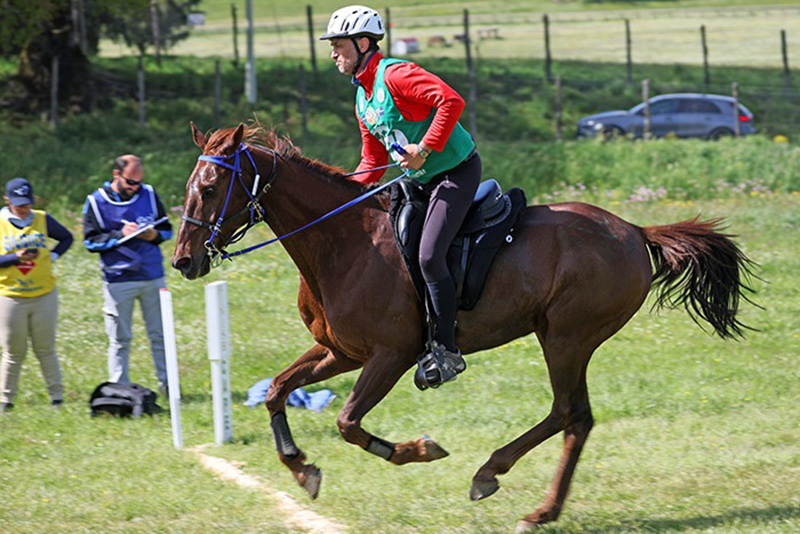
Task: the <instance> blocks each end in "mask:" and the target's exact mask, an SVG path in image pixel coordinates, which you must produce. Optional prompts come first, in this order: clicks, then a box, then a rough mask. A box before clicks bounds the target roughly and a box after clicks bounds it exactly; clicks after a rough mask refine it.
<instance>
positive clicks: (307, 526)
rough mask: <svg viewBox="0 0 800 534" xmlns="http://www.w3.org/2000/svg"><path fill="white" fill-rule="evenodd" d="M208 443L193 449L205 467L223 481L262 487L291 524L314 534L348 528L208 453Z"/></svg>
mask: <svg viewBox="0 0 800 534" xmlns="http://www.w3.org/2000/svg"><path fill="white" fill-rule="evenodd" d="M208 446H209V445H201V446H199V447H195V448H193V449H190V450H191V451H192V452H194V453H195V454H197V456H198V457H199V458H200V463H201V464H202V465H203V467H205V468H206V469H208V470H209V471H213V472H214V473H216V474H217V476H219V478H221V479H222V480H229V481H231V482H234V483H235V484H237V485H238V486H240V487H242V488H249V489H256V490H259V491H261V492H263V493H265V494H266V495H267V496H269V497H270V498H271V499H272V501H273V502H274V503H275V505H276V507H277V508H278V510H279V511H280V512H281V513H282V514H283V516H284V523H286V525H287V526H290V527H294V528H299V529H300V530H304V531H306V532H310V533H311V534H344V532H345V530H346V529H347V527H345V526H344V525H341V524H339V523H336V522H334V521H331V520H330V519H328V518H327V517H323V516H321V515H319V514H318V513H316V512H313V511H311V510H308V509H306V508H305V507H303V506H302V505H301V504H300V503H298V502H297V501H295V500H294V499H293V498H292V496H291V495H289V494H288V493H285V492H283V491H278V490H274V489H272V488H270V487H269V486H267V485H266V484H264V483H263V482H262V481H261V480H259V479H258V478H257V477H255V476H252V475H248V474H247V473H245V472H243V471H242V470H241V469H239V468H238V467H237V466H236V465H234V464H233V463H232V462H229V461H228V460H225V459H224V458H219V457H216V456H208V455H207V454H204V453H203V449H205V448H206V447H208Z"/></svg>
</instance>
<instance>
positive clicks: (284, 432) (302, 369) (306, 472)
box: [266, 344, 361, 499]
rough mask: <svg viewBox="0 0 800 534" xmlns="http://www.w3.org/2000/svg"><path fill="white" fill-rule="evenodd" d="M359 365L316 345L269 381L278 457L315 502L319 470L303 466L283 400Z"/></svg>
mask: <svg viewBox="0 0 800 534" xmlns="http://www.w3.org/2000/svg"><path fill="white" fill-rule="evenodd" d="M360 366H361V363H360V362H357V361H355V360H351V359H349V358H347V357H346V356H344V355H343V354H341V353H338V352H335V351H332V350H330V349H328V348H327V347H325V346H323V345H320V344H316V345H314V346H313V347H311V349H309V350H308V351H307V352H306V353H305V354H303V355H302V356H301V357H300V358H298V359H297V361H295V362H294V363H293V364H291V365H290V366H289V367H287V368H286V369H285V370H283V371H282V372H281V373H279V374H278V376H276V377H275V378H274V379H273V380H272V383H271V384H270V388H269V391H268V392H267V400H266V406H267V409H268V410H269V413H270V426H271V427H272V433H273V435H274V436H275V446H276V448H277V449H278V457H279V458H280V460H281V462H282V463H283V464H284V465H285V466H286V467H288V468H289V470H290V471H291V472H292V475H293V476H294V478H295V480H296V481H297V483H298V484H299V485H300V487H302V488H303V489H305V490H306V491H307V492H308V493H309V495H311V498H312V499H316V498H317V495H318V494H319V487H320V484H321V483H322V471H321V470H320V469H319V468H318V467H317V466H315V465H314V464H307V463H305V462H306V455H305V453H304V452H303V451H302V450H300V449H299V448H298V447H297V445H295V442H294V439H293V438H292V432H291V430H290V429H289V422H288V421H287V419H286V399H287V398H288V397H289V394H290V393H291V392H292V391H294V390H295V389H297V388H298V387H301V386H304V385H308V384H313V383H315V382H320V381H322V380H326V379H328V378H331V377H333V376H336V375H338V374H340V373H344V372H347V371H352V370H354V369H357V368H358V367H360Z"/></svg>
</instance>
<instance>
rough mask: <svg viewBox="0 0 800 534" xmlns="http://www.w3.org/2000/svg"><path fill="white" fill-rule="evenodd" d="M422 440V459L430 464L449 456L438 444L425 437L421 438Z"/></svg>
mask: <svg viewBox="0 0 800 534" xmlns="http://www.w3.org/2000/svg"><path fill="white" fill-rule="evenodd" d="M422 440H423V442H422V444H423V446H424V447H425V453H424V457H425V460H426V461H428V462H432V461H434V460H441V459H442V458H446V457H448V456H450V453H449V452H447V451H446V450H444V449H443V448H442V447H440V446H439V444H438V443H436V442H435V441H433V440H432V439H430V438H428V437H425V438H422Z"/></svg>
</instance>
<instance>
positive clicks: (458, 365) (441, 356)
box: [414, 342, 467, 391]
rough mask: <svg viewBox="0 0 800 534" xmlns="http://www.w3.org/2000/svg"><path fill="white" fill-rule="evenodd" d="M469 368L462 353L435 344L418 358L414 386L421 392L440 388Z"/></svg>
mask: <svg viewBox="0 0 800 534" xmlns="http://www.w3.org/2000/svg"><path fill="white" fill-rule="evenodd" d="M466 368H467V362H465V361H464V358H462V357H461V351H457V352H450V351H449V350H447V349H445V348H444V347H443V346H442V345H440V344H439V343H435V342H434V343H433V345H432V346H431V350H430V351H429V352H425V353H423V354H421V355H420V356H419V357H418V358H417V371H416V372H415V373H414V385H415V386H417V388H418V389H419V390H420V391H425V390H426V389H428V388H434V389H435V388H438V387H439V386H441V385H442V384H444V383H445V382H450V381H451V380H455V379H456V378H457V377H458V375H459V374H460V373H463V372H464V370H465V369H466Z"/></svg>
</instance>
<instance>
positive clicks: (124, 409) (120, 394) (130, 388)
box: [89, 382, 163, 417]
mask: <svg viewBox="0 0 800 534" xmlns="http://www.w3.org/2000/svg"><path fill="white" fill-rule="evenodd" d="M157 397H158V395H157V394H156V392H155V391H153V390H151V389H147V388H146V387H144V386H140V385H139V384H115V383H114V382H103V383H102V384H100V385H99V386H97V387H96V388H95V390H94V391H93V392H92V396H91V397H90V398H89V407H91V409H92V417H97V416H98V415H102V414H108V415H112V416H114V417H141V415H142V414H148V415H153V414H156V413H161V412H162V411H163V410H162V409H161V406H159V405H158V404H156V398H157Z"/></svg>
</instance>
